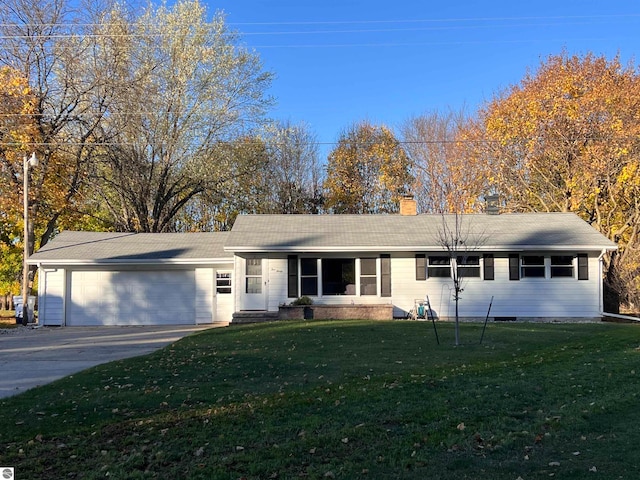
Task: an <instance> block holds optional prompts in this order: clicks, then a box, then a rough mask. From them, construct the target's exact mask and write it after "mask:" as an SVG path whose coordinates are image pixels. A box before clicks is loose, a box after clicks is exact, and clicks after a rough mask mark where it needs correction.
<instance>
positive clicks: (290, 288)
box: [287, 255, 298, 298]
mask: <svg viewBox="0 0 640 480" xmlns="http://www.w3.org/2000/svg"><path fill="white" fill-rule="evenodd" d="M287 264H288V272H287V296H288V297H289V298H298V256H297V255H289V256H288V257H287Z"/></svg>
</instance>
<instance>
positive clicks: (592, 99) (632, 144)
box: [477, 53, 640, 308]
mask: <svg viewBox="0 0 640 480" xmlns="http://www.w3.org/2000/svg"><path fill="white" fill-rule="evenodd" d="M638 112H640V75H639V73H638V71H637V69H636V68H635V67H634V66H633V65H627V66H625V65H622V63H621V62H620V59H619V58H618V57H616V58H613V59H611V60H608V59H607V58H605V57H598V56H595V55H593V54H587V55H584V56H570V55H568V54H567V53H562V54H560V55H553V56H550V57H549V58H547V59H546V61H544V62H542V63H541V64H540V66H539V68H538V70H537V71H535V72H532V73H529V74H527V75H526V76H525V77H524V79H523V80H522V82H521V83H520V84H519V85H515V86H512V87H511V88H510V89H509V90H507V91H506V92H504V93H503V94H501V95H498V96H497V97H495V98H494V99H493V100H492V101H491V102H489V103H488V104H487V105H486V106H485V107H484V108H483V109H482V110H481V111H480V115H479V120H480V124H481V125H482V127H483V132H482V134H483V137H484V139H483V142H479V143H478V145H480V144H481V145H482V146H483V147H484V148H479V149H478V150H477V152H478V154H479V155H483V157H484V158H485V159H489V161H490V163H491V168H492V173H491V174H490V176H489V178H488V180H489V182H490V184H491V185H492V187H493V188H494V189H495V190H496V191H497V192H499V193H500V194H501V196H502V198H503V201H504V204H505V207H506V209H507V210H508V211H563V212H568V211H571V212H576V213H577V214H579V215H580V216H581V217H582V218H584V219H585V220H586V221H588V222H589V223H590V224H592V225H593V226H594V227H595V228H597V229H598V230H600V231H601V232H602V233H604V234H605V235H607V236H608V237H609V238H610V239H612V240H614V241H616V242H618V245H619V247H620V251H619V252H618V253H616V254H613V255H612V256H611V258H610V259H609V263H608V268H607V283H608V285H609V286H611V287H613V288H614V289H615V290H616V291H617V293H618V294H620V295H621V300H622V301H623V303H627V304H628V305H630V306H631V305H632V304H635V305H636V308H638V307H640V289H639V287H640V285H638V284H637V283H636V284H634V283H633V282H632V279H633V278H637V276H638V273H639V265H638V260H637V258H638V255H637V252H638V248H640V238H639V235H638V233H639V231H638V228H640V227H639V226H640V202H639V201H638V198H640V195H639V194H640V183H639V181H638V166H639V164H640V115H639V113H638ZM634 258H635V259H636V260H632V259H634ZM636 282H637V280H636Z"/></svg>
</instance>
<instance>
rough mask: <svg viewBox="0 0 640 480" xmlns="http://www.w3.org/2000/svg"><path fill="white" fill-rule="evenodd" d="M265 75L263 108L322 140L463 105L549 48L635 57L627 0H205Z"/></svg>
mask: <svg viewBox="0 0 640 480" xmlns="http://www.w3.org/2000/svg"><path fill="white" fill-rule="evenodd" d="M206 3H207V5H208V8H209V10H210V13H211V14H212V13H213V12H214V11H216V10H222V11H224V12H225V14H226V18H227V23H228V24H229V25H230V26H231V27H232V28H233V29H235V30H237V31H238V32H239V33H240V34H241V35H242V43H243V44H244V45H245V46H246V47H249V48H251V49H255V50H256V51H257V52H258V53H259V55H260V57H261V58H262V61H263V63H264V67H265V69H266V70H269V71H271V72H273V73H274V74H275V76H276V78H275V80H274V82H273V86H272V88H271V91H270V94H271V95H273V96H274V97H275V99H276V101H277V106H276V108H275V109H274V110H273V112H272V115H273V116H274V117H275V118H278V119H283V120H290V121H292V122H294V123H297V122H306V123H307V124H308V125H309V127H310V129H311V130H312V131H313V132H315V134H316V135H317V137H318V140H319V141H320V142H322V143H323V144H325V145H324V146H323V147H322V151H323V154H325V153H326V151H328V150H330V149H331V147H332V145H331V144H332V143H333V142H335V141H336V140H337V139H338V137H339V134H340V132H341V131H343V130H344V129H345V128H346V127H348V126H350V125H351V124H353V123H354V122H358V121H361V120H369V121H371V122H374V123H384V124H386V125H388V126H390V127H392V128H398V127H399V126H400V125H401V124H402V123H403V122H405V121H406V120H408V119H409V118H410V117H412V116H416V115H420V114H423V113H428V112H431V111H434V110H440V111H448V110H449V109H453V110H456V111H457V110H460V109H462V108H465V109H466V110H467V111H469V112H474V111H475V110H476V109H477V108H478V106H479V105H481V104H482V103H483V102H484V101H487V100H489V99H491V98H492V96H493V95H494V94H496V93H498V92H500V91H501V90H502V89H504V88H506V87H508V86H509V85H513V84H517V83H518V82H519V81H520V80H521V79H522V78H523V76H524V74H525V73H526V71H527V69H535V68H536V67H537V66H538V65H539V63H540V61H541V60H542V59H544V58H546V57H547V56H548V55H551V54H558V53H560V52H562V50H563V49H564V50H566V51H567V52H568V53H570V54H574V53H576V54H584V53H586V52H589V51H591V52H593V53H595V54H596V55H606V56H607V57H609V58H612V57H613V56H615V55H616V54H617V53H619V54H620V56H621V58H622V60H623V62H628V61H633V62H634V63H636V64H637V63H638V62H639V60H640V55H639V54H640V2H638V0H633V1H631V0H623V1H616V0H609V1H607V2H604V1H602V0H598V1H592V0H588V1H576V0H555V1H548V0H539V1H535V2H526V3H525V2H519V1H513V0H510V1H479V0H478V1H465V0H462V1H449V2H434V1H429V0H422V1H418V0H385V1H382V0H219V1H216V0H210V1H207V2H206Z"/></svg>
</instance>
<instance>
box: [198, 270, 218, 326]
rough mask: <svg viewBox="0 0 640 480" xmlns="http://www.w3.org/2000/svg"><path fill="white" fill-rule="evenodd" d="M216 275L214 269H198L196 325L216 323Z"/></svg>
mask: <svg viewBox="0 0 640 480" xmlns="http://www.w3.org/2000/svg"><path fill="white" fill-rule="evenodd" d="M215 277H216V274H215V270H214V269H213V268H196V270H195V282H196V288H195V289H194V294H195V302H196V323H197V324H201V323H213V322H214V321H215V305H214V295H215V288H216V285H215V283H216V278H215Z"/></svg>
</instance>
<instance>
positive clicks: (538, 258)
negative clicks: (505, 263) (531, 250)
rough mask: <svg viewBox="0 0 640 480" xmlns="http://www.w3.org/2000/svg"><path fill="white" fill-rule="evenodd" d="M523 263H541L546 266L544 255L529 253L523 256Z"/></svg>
mask: <svg viewBox="0 0 640 480" xmlns="http://www.w3.org/2000/svg"><path fill="white" fill-rule="evenodd" d="M522 265H523V266H528V265H541V266H544V257H543V256H542V255H527V256H524V257H522Z"/></svg>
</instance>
